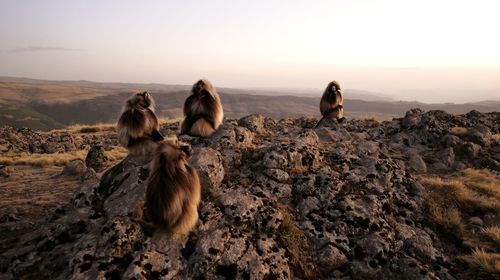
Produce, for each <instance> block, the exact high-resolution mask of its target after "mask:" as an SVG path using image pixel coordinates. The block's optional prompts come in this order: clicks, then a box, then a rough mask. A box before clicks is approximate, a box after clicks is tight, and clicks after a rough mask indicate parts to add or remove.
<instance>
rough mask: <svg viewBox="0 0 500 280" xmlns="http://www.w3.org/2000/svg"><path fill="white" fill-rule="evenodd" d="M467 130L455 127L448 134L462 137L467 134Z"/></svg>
mask: <svg viewBox="0 0 500 280" xmlns="http://www.w3.org/2000/svg"><path fill="white" fill-rule="evenodd" d="M468 131H469V130H468V129H467V128H465V127H460V126H455V127H452V128H451V129H450V133H451V134H453V135H456V136H463V135H465V134H467V132H468Z"/></svg>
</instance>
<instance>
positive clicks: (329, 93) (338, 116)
mask: <svg viewBox="0 0 500 280" xmlns="http://www.w3.org/2000/svg"><path fill="white" fill-rule="evenodd" d="M319 110H320V112H321V115H323V118H322V119H321V120H320V121H319V122H318V124H320V123H321V121H323V119H332V120H343V119H344V99H343V97H342V90H341V88H340V84H339V83H338V82H337V81H332V82H330V83H329V84H328V86H327V87H326V89H325V91H324V92H323V96H322V97H321V102H320V103H319Z"/></svg>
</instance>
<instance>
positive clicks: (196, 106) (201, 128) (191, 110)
mask: <svg viewBox="0 0 500 280" xmlns="http://www.w3.org/2000/svg"><path fill="white" fill-rule="evenodd" d="M184 115H185V118H184V121H183V122H182V126H181V134H188V135H191V136H197V137H208V136H210V135H212V133H214V132H215V131H216V130H217V128H219V126H220V125H221V124H222V120H223V118H224V111H223V109H222V103H221V101H220V97H219V95H218V94H217V91H216V90H215V88H214V87H213V86H212V84H211V83H210V82H209V81H208V80H205V79H202V80H199V81H198V82H196V83H195V84H194V85H193V88H192V90H191V95H190V96H189V97H188V98H187V99H186V102H185V103H184Z"/></svg>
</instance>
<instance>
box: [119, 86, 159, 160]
mask: <svg viewBox="0 0 500 280" xmlns="http://www.w3.org/2000/svg"><path fill="white" fill-rule="evenodd" d="M158 130H159V124H158V118H157V117H156V115H155V113H154V100H153V98H152V97H151V95H150V94H149V93H147V92H143V93H137V94H134V95H133V96H132V97H130V99H129V100H127V102H126V103H125V108H124V109H123V113H122V115H121V117H120V119H119V120H118V125H117V134H118V142H119V143H120V144H121V145H122V146H123V147H125V148H127V149H128V150H129V153H130V154H132V155H148V154H151V152H153V151H154V150H155V149H156V147H157V143H156V142H159V141H162V140H163V136H162V135H161V134H160V132H159V131H158Z"/></svg>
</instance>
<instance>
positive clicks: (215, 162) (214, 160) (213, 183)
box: [188, 148, 225, 192]
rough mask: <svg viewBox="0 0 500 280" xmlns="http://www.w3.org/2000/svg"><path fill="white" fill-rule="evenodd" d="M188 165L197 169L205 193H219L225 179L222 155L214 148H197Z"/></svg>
mask: <svg viewBox="0 0 500 280" xmlns="http://www.w3.org/2000/svg"><path fill="white" fill-rule="evenodd" d="M188 163H189V164H190V165H191V166H193V167H194V168H196V170H197V172H198V176H199V177H200V183H201V187H202V191H203V192H218V190H219V187H220V185H221V183H222V180H223V179H224V175H225V172H224V166H223V163H222V155H221V154H220V153H219V152H218V151H217V150H214V149H212V148H195V149H194V151H193V156H192V157H191V158H190V159H189V160H188Z"/></svg>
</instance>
